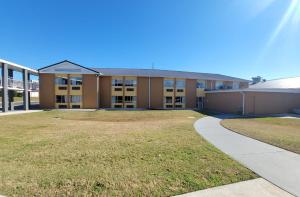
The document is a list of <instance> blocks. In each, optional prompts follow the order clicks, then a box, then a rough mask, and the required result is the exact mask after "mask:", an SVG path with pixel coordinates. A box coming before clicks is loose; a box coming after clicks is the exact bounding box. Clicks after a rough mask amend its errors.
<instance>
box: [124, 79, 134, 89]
mask: <svg viewBox="0 0 300 197" xmlns="http://www.w3.org/2000/svg"><path fill="white" fill-rule="evenodd" d="M125 86H130V87H135V86H136V80H129V79H126V80H125Z"/></svg>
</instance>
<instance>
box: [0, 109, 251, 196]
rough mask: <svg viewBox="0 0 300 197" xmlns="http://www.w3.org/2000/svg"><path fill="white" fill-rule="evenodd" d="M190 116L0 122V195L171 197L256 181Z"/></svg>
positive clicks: (101, 115)
mask: <svg viewBox="0 0 300 197" xmlns="http://www.w3.org/2000/svg"><path fill="white" fill-rule="evenodd" d="M201 116H202V115H201V114H199V113H197V112H193V111H97V112H75V111H73V112H71V111H68V112H66V111H49V112H41V113H32V114H24V115H16V116H3V117H0V125H1V127H0V194H4V195H9V196H11V195H21V196H32V195H37V196H53V195H59V196H61V195H72V196H74V195H75V196H78V195H80V196H82V195H84V196H85V195H103V196H116V195H117V196H170V195H176V194H182V193H186V192H191V191H195V190H200V189H204V188H208V187H214V186H219V185H224V184H229V183H233V182H238V181H243V180H248V179H252V178H254V177H256V175H255V174H253V173H252V172H251V171H249V170H248V169H246V168H245V167H243V166H241V165H240V164H238V163H237V162H235V161H233V160H232V159H230V158H229V157H228V156H226V155H224V154H223V153H222V152H220V151H218V150H217V149H216V148H215V147H213V146H212V145H210V144H209V143H207V142H206V141H205V140H204V139H203V138H201V137H200V136H199V135H198V134H197V133H196V132H195V131H194V128H193V122H194V121H195V120H196V119H197V118H200V117H201Z"/></svg>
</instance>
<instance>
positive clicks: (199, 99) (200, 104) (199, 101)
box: [196, 97, 203, 109]
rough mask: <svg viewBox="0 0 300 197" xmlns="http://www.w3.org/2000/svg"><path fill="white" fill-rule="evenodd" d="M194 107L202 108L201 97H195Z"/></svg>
mask: <svg viewBox="0 0 300 197" xmlns="http://www.w3.org/2000/svg"><path fill="white" fill-rule="evenodd" d="M196 107H197V108H198V109H202V108H203V97H197V103H196Z"/></svg>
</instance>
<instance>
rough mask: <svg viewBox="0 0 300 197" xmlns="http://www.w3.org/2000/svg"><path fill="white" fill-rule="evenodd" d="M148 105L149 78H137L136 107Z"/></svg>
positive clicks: (146, 106)
mask: <svg viewBox="0 0 300 197" xmlns="http://www.w3.org/2000/svg"><path fill="white" fill-rule="evenodd" d="M148 107H149V78H148V77H138V78H137V108H144V109H146V108H148Z"/></svg>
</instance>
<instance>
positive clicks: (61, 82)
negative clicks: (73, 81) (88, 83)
mask: <svg viewBox="0 0 300 197" xmlns="http://www.w3.org/2000/svg"><path fill="white" fill-rule="evenodd" d="M55 84H56V85H68V78H67V77H56V78H55Z"/></svg>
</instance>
